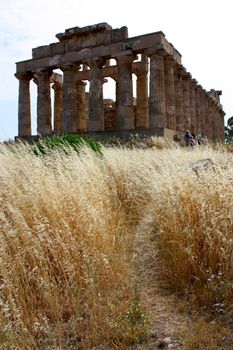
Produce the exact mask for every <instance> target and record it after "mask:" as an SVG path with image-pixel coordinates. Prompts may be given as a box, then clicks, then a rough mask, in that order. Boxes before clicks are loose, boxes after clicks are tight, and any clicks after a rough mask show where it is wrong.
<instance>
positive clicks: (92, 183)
mask: <svg viewBox="0 0 233 350" xmlns="http://www.w3.org/2000/svg"><path fill="white" fill-rule="evenodd" d="M102 153H103V155H102V156H101V157H99V156H98V154H95V153H94V152H92V151H91V150H90V149H88V148H83V150H82V151H81V152H79V153H77V152H76V151H75V150H73V149H69V152H68V153H67V152H61V151H59V149H58V150H56V149H51V150H50V151H49V152H46V153H45V154H43V155H41V156H40V155H39V156H38V155H37V156H36V155H35V154H34V153H33V152H32V150H31V147H30V146H27V145H17V146H16V145H13V146H11V145H5V146H4V145H1V146H0V191H1V192H0V227H1V228H0V344H1V345H0V349H4V350H5V349H43V350H44V349H51V350H52V349H53V350H55V349H69V350H70V349H94V348H95V349H128V348H129V347H130V346H131V345H132V344H136V343H139V342H143V341H144V340H145V339H146V338H147V337H148V336H149V323H148V320H147V317H146V315H145V314H144V310H143V307H142V306H141V303H140V290H138V287H137V270H136V267H135V266H136V264H135V260H137V256H135V254H136V251H137V249H136V248H135V239H134V237H135V231H136V230H137V229H138V227H143V222H149V223H150V228H151V233H150V236H151V245H152V246H153V249H154V251H155V255H156V256H157V255H158V254H159V259H160V261H161V269H162V273H163V275H164V279H165V280H166V283H167V286H169V288H172V289H173V290H175V291H179V293H182V294H184V295H191V296H192V299H194V300H195V303H197V304H199V305H205V306H206V307H209V308H212V307H213V305H216V304H218V306H216V308H217V309H218V308H221V309H224V311H225V310H229V309H231V308H232V306H233V298H232V295H233V289H232V283H233V275H232V266H233V206H232V203H233V182H232V181H233V180H232V179H233V158H232V153H226V152H224V151H222V150H221V149H219V150H212V149H210V148H204V149H195V150H194V151H193V150H188V149H179V148H172V147H170V148H167V149H164V150H162V149H161V150H158V149H156V148H151V149H146V150H140V149H138V150H136V149H135V150H128V149H124V148H122V149H112V148H103V149H102ZM201 159H205V161H204V162H200V160H201ZM156 261H157V260H156ZM219 305H220V306H219ZM100 345H101V346H102V347H100ZM98 346H99V347H98Z"/></svg>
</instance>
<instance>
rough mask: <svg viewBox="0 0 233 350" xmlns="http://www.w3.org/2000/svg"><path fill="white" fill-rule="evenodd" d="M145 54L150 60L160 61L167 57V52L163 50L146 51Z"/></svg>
mask: <svg viewBox="0 0 233 350" xmlns="http://www.w3.org/2000/svg"><path fill="white" fill-rule="evenodd" d="M145 54H146V55H147V56H149V57H150V58H157V59H161V58H164V57H165V56H167V52H166V51H165V50H164V49H147V50H145Z"/></svg>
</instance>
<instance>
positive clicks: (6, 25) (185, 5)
mask: <svg viewBox="0 0 233 350" xmlns="http://www.w3.org/2000/svg"><path fill="white" fill-rule="evenodd" d="M0 11H1V12H0V140H2V139H8V138H13V137H14V136H15V135H17V99H18V81H17V79H16V78H15V77H14V73H15V62H17V61H21V60H26V59H30V58H31V49H32V48H34V47H37V46H40V45H47V44H49V43H51V42H56V41H57V39H56V38H55V34H57V33H60V32H63V31H64V30H65V29H66V28H70V27H74V26H80V27H82V26H86V25H91V24H95V23H99V22H107V23H109V24H110V25H111V26H112V27H113V28H120V27H121V26H127V27H128V31H129V37H131V36H136V35H142V34H146V33H151V32H156V31H160V30H161V31H163V32H164V34H165V35H166V38H167V40H168V41H169V42H171V43H172V44H173V45H174V46H175V48H176V49H177V50H178V51H179V52H180V53H181V54H182V63H183V65H184V66H185V67H186V68H187V70H188V71H189V72H190V73H191V74H192V76H193V78H195V79H197V80H198V83H199V84H201V85H202V86H203V87H204V88H205V89H206V90H210V89H211V88H214V89H216V90H222V91H223V95H222V97H221V102H222V104H223V108H224V110H225V112H226V119H227V118H229V117H231V116H232V115H233V19H232V14H233V1H232V0H195V1H194V0H186V1H185V0H159V1H157V0H147V1H138V0H135V1H129V0H128V1H127V0H124V1H123V0H116V1H111V0H108V1H107V0H99V1H98V0H82V1H80V0H79V1H77V0H0ZM31 85H32V84H31ZM31 90H32V99H33V103H32V104H33V106H32V107H33V108H32V109H33V113H34V114H35V111H34V110H35V102H34V100H35V92H36V91H35V87H33V88H32V89H31ZM110 97H111V96H110Z"/></svg>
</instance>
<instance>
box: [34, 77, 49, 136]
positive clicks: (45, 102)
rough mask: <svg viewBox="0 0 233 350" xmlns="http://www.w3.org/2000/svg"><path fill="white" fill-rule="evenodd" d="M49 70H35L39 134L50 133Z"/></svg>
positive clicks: (45, 134) (46, 134)
mask: <svg viewBox="0 0 233 350" xmlns="http://www.w3.org/2000/svg"><path fill="white" fill-rule="evenodd" d="M51 74H52V71H51V70H43V71H39V72H36V74H35V77H36V80H37V91H38V94H37V132H38V134H39V135H41V136H48V135H51V134H52V111H51V94H50V76H51Z"/></svg>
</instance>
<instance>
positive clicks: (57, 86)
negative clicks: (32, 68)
mask: <svg viewBox="0 0 233 350" xmlns="http://www.w3.org/2000/svg"><path fill="white" fill-rule="evenodd" d="M52 89H53V90H54V91H62V84H60V83H58V82H57V81H55V82H53V85H52Z"/></svg>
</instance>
